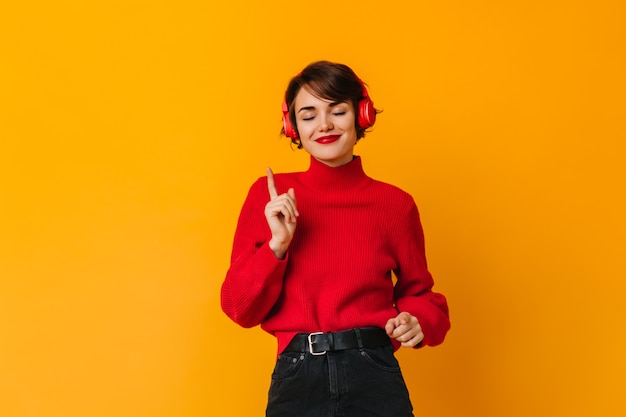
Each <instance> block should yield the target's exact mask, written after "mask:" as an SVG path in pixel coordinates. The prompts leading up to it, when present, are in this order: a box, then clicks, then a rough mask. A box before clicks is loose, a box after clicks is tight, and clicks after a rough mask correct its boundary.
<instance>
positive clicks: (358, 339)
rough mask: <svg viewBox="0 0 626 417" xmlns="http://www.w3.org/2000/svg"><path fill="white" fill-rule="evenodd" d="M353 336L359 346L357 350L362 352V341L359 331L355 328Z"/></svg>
mask: <svg viewBox="0 0 626 417" xmlns="http://www.w3.org/2000/svg"><path fill="white" fill-rule="evenodd" d="M354 334H355V335H356V343H357V344H358V345H359V350H363V339H361V330H360V329H359V328H358V327H356V328H355V329H354Z"/></svg>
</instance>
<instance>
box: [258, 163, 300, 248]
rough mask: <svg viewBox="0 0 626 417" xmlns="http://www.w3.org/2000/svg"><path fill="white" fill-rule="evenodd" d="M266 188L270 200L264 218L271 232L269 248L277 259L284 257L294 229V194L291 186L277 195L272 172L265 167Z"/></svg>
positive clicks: (295, 216) (296, 210)
mask: <svg viewBox="0 0 626 417" xmlns="http://www.w3.org/2000/svg"><path fill="white" fill-rule="evenodd" d="M267 188H268V190H269V193H270V201H269V202H268V203H267V204H266V205H265V218H266V219H267V224H268V225H269V227H270V230H271V232H272V238H271V239H270V241H269V245H270V249H271V250H272V252H274V255H275V256H276V258H278V259H284V258H285V254H286V253H287V248H288V247H289V244H290V243H291V239H293V234H294V233H295V231H296V218H297V217H298V216H299V213H298V209H297V208H296V194H295V192H294V190H293V188H290V189H289V190H287V192H286V193H284V194H281V195H278V192H277V191H276V184H275V183H274V173H273V172H272V170H271V168H269V167H268V168H267Z"/></svg>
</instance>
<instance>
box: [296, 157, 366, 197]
mask: <svg viewBox="0 0 626 417" xmlns="http://www.w3.org/2000/svg"><path fill="white" fill-rule="evenodd" d="M302 179H303V182H304V183H306V184H307V185H308V186H309V187H311V188H312V189H316V190H321V191H326V192H329V191H346V190H351V189H360V188H363V187H365V186H366V185H367V184H369V182H370V181H371V179H370V178H369V177H368V176H367V175H366V174H365V172H364V171H363V166H362V164H361V157H360V156H357V155H355V156H354V158H353V159H352V161H350V162H348V163H347V164H345V165H341V166H338V167H330V166H328V165H326V164H324V163H322V162H320V161H318V160H317V159H315V158H313V157H312V156H311V165H310V166H309V169H308V171H305V172H303V173H302Z"/></svg>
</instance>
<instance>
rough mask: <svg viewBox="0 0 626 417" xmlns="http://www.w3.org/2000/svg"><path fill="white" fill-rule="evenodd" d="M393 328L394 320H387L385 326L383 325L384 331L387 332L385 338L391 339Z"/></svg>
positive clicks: (394, 326)
mask: <svg viewBox="0 0 626 417" xmlns="http://www.w3.org/2000/svg"><path fill="white" fill-rule="evenodd" d="M395 328H396V325H395V323H394V319H389V320H387V324H385V331H386V332H387V336H389V337H391V336H392V335H393V331H394V330H395Z"/></svg>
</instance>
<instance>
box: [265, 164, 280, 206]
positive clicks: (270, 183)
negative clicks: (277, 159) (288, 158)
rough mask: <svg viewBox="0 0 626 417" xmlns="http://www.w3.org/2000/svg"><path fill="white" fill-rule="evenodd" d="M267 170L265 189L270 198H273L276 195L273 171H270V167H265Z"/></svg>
mask: <svg viewBox="0 0 626 417" xmlns="http://www.w3.org/2000/svg"><path fill="white" fill-rule="evenodd" d="M265 170H266V171H267V189H268V190H269V192H270V198H271V199H274V198H275V197H278V191H276V184H275V183H274V173H273V172H272V168H270V167H267V168H265Z"/></svg>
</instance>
